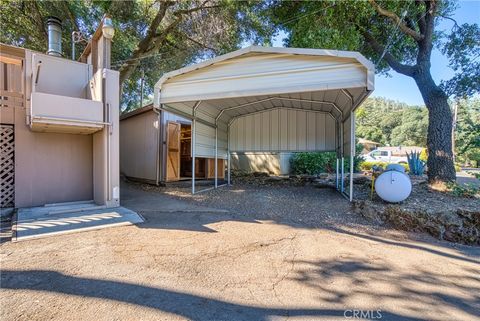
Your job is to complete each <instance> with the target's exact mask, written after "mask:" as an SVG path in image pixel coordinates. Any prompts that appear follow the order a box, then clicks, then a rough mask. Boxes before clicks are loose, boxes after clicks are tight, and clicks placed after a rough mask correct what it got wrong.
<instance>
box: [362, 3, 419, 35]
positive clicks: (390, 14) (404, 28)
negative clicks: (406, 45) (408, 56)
mask: <svg viewBox="0 0 480 321" xmlns="http://www.w3.org/2000/svg"><path fill="white" fill-rule="evenodd" d="M368 2H370V4H371V5H372V6H373V7H374V8H375V10H376V11H377V13H378V14H380V15H381V16H384V17H387V18H389V19H390V20H392V21H393V22H394V23H396V24H397V25H398V27H399V29H400V30H401V31H402V32H403V33H405V34H407V35H409V36H411V37H412V38H413V39H415V40H416V41H422V40H423V38H424V36H423V35H422V34H420V33H418V32H416V31H415V30H413V29H411V28H409V27H408V26H407V24H406V23H405V22H403V21H402V19H400V17H399V16H398V15H396V14H395V13H394V12H391V11H388V10H386V9H383V8H382V7H380V6H379V5H378V3H376V2H375V0H368Z"/></svg>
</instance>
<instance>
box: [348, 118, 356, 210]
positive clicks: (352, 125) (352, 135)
mask: <svg viewBox="0 0 480 321" xmlns="http://www.w3.org/2000/svg"><path fill="white" fill-rule="evenodd" d="M354 157H355V113H354V112H353V111H352V112H351V113H350V193H349V196H350V202H351V201H353V167H354V166H353V165H354V164H353V161H354Z"/></svg>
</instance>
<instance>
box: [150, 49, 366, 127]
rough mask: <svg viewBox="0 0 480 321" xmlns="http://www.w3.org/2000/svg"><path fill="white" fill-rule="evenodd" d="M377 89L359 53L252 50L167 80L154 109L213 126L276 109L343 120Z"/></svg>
mask: <svg viewBox="0 0 480 321" xmlns="http://www.w3.org/2000/svg"><path fill="white" fill-rule="evenodd" d="M373 88H374V65H373V64H372V63H371V62H370V61H369V60H367V59H366V58H365V57H364V56H362V55H361V54H360V53H358V52H351V51H338V50H324V49H300V48H273V47H258V46H251V47H247V48H243V49H240V50H237V51H234V52H231V53H228V54H225V55H222V56H219V57H216V58H213V59H210V60H207V61H204V62H201V63H198V64H194V65H191V66H188V67H185V68H181V69H178V70H175V71H172V72H169V73H167V74H165V75H164V76H163V77H162V78H161V79H160V80H159V81H158V82H157V83H156V85H155V99H154V103H155V106H156V107H159V106H162V107H163V109H165V110H167V111H171V112H173V113H176V114H178V115H181V116H184V117H187V118H193V117H195V118H196V119H198V120H200V121H203V122H205V123H208V124H212V125H215V124H217V123H219V122H220V123H223V124H228V123H229V122H231V121H232V120H233V119H235V118H237V117H240V116H243V115H247V114H251V113H255V112H261V111H265V110H270V109H277V108H290V109H302V110H311V111H318V112H325V113H328V114H331V115H332V116H333V117H334V118H336V119H342V120H343V119H346V118H347V117H348V115H349V114H350V112H351V111H352V110H354V109H355V107H356V106H358V105H359V104H360V103H361V102H362V101H363V99H365V98H366V96H368V94H369V93H370V92H371V91H373ZM199 102H201V103H199ZM199 104H200V105H199Z"/></svg>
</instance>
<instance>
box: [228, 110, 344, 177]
mask: <svg viewBox="0 0 480 321" xmlns="http://www.w3.org/2000/svg"><path fill="white" fill-rule="evenodd" d="M335 143H336V138H335V120H334V119H333V117H332V116H330V115H329V114H326V113H318V112H312V111H302V110H291V109H276V110H270V111H264V112H260V113H256V114H251V115H247V116H242V117H239V118H237V119H236V120H234V121H233V122H232V124H231V127H230V147H231V150H232V155H231V162H232V168H233V169H237V170H242V171H246V172H266V173H270V174H273V175H286V174H289V173H290V158H291V157H292V155H293V154H294V153H295V152H301V151H334V150H335Z"/></svg>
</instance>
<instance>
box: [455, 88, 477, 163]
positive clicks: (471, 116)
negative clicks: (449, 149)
mask: <svg viewBox="0 0 480 321" xmlns="http://www.w3.org/2000/svg"><path fill="white" fill-rule="evenodd" d="M457 119H458V120H457V126H456V129H455V138H456V139H455V141H456V144H455V152H456V154H457V160H458V161H460V162H462V163H464V164H471V165H473V166H476V167H479V166H480V96H475V97H474V98H470V99H461V100H459V102H458V116H457Z"/></svg>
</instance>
